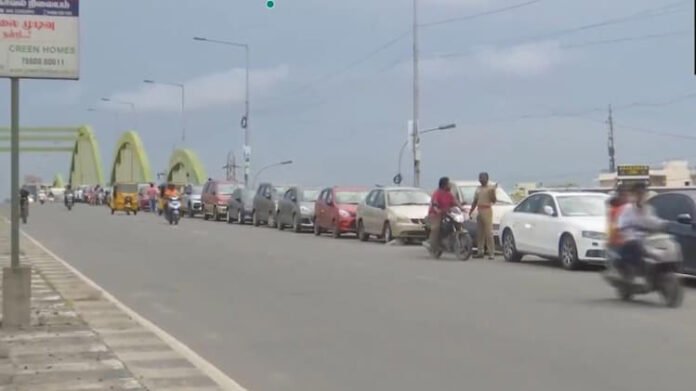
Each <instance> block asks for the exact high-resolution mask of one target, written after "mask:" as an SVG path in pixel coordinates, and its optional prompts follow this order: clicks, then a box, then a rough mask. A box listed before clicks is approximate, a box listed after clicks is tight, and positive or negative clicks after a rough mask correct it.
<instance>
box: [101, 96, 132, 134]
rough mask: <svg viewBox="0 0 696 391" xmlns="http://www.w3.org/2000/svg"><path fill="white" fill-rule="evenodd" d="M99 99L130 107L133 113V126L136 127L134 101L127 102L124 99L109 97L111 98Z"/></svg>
mask: <svg viewBox="0 0 696 391" xmlns="http://www.w3.org/2000/svg"><path fill="white" fill-rule="evenodd" d="M101 100H102V102H108V103H113V104H117V105H125V106H129V107H130V108H131V112H132V113H133V117H134V122H135V127H136V128H137V127H138V119H137V116H136V113H135V103H133V102H129V101H125V100H116V99H111V98H101Z"/></svg>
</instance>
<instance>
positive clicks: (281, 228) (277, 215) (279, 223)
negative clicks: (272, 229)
mask: <svg viewBox="0 0 696 391" xmlns="http://www.w3.org/2000/svg"><path fill="white" fill-rule="evenodd" d="M275 221H276V227H277V228H278V231H282V230H284V229H285V224H283V222H282V221H280V213H276V217H275Z"/></svg>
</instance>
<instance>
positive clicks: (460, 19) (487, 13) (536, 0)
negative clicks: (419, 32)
mask: <svg viewBox="0 0 696 391" xmlns="http://www.w3.org/2000/svg"><path fill="white" fill-rule="evenodd" d="M542 1H543V0H531V1H527V2H524V3H519V4H513V5H510V6H507V7H501V8H497V9H493V10H489V11H484V12H481V13H478V14H473V15H466V16H460V17H456V18H449V19H444V20H438V21H434V22H427V23H421V24H419V26H421V27H432V26H439V25H443V24H449V23H455V22H463V21H465V20H472V19H476V18H480V17H482V16H490V15H496V14H501V13H504V12H507V11H512V10H514V9H518V8H523V7H528V6H530V5H533V4H537V3H540V2H542Z"/></svg>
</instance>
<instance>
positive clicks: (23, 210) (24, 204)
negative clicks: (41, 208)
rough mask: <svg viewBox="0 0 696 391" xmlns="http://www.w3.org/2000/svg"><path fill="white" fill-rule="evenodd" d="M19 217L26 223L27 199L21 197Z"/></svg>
mask: <svg viewBox="0 0 696 391" xmlns="http://www.w3.org/2000/svg"><path fill="white" fill-rule="evenodd" d="M19 217H20V218H21V219H22V223H24V224H26V223H27V219H28V218H29V199H28V198H24V197H22V198H21V199H20V200H19Z"/></svg>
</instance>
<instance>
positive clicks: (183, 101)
mask: <svg viewBox="0 0 696 391" xmlns="http://www.w3.org/2000/svg"><path fill="white" fill-rule="evenodd" d="M143 82H144V83H147V84H160V85H165V86H172V87H179V88H180V89H181V143H182V144H184V143H185V142H186V86H185V85H184V84H182V83H168V82H161V81H154V80H143Z"/></svg>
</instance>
